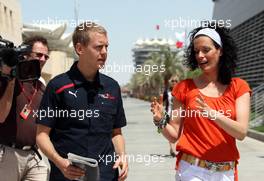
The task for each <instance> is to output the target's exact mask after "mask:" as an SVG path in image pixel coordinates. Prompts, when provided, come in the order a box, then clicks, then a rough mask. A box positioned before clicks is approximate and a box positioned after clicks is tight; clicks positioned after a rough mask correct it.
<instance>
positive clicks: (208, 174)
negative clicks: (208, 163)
mask: <svg viewBox="0 0 264 181" xmlns="http://www.w3.org/2000/svg"><path fill="white" fill-rule="evenodd" d="M234 178H235V176H234V170H229V171H223V172H216V171H210V170H208V169H206V168H201V167H198V166H196V165H191V164H190V163H188V162H186V161H183V160H181V161H180V163H179V170H177V171H176V176H175V179H176V181H234Z"/></svg>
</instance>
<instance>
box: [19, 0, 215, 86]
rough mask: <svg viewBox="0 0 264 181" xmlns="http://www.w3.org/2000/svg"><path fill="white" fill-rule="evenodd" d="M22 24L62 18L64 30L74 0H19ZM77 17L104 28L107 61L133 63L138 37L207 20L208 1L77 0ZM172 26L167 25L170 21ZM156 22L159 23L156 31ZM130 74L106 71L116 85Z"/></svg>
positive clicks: (170, 34) (169, 33) (164, 34)
mask: <svg viewBox="0 0 264 181" xmlns="http://www.w3.org/2000/svg"><path fill="white" fill-rule="evenodd" d="M20 3H21V6H22V17H23V23H27V24H30V23H36V22H40V21H42V22H48V21H50V23H52V22H51V20H54V21H55V23H56V22H58V21H59V20H66V21H67V22H68V23H69V26H68V29H67V32H72V31H73V28H74V25H75V24H77V23H76V22H75V16H74V0H56V1H55V0H45V1H37V0H35V1H32V0H31V1H30V0H21V1H20ZM78 10H79V16H78V17H79V20H94V21H96V22H98V23H100V24H102V25H103V26H104V27H106V29H107V31H108V38H109V43H110V46H109V55H108V60H107V63H108V64H112V65H113V64H119V65H133V61H132V60H133V57H132V51H131V49H132V48H133V46H134V43H135V41H136V40H137V39H138V38H155V37H158V38H171V39H172V40H176V37H175V32H183V31H185V30H186V31H187V33H188V32H189V31H190V30H191V29H193V28H194V24H191V21H193V22H199V21H201V20H211V18H212V14H213V2H212V0H200V1H197V0H156V1H155V0H109V1H91V0H78ZM172 22H174V25H176V26H174V27H173V26H171V23H172ZM156 25H159V26H160V29H159V30H156V28H155V27H156ZM131 74H132V73H124V72H123V73H122V72H121V73H114V72H112V73H110V74H109V76H111V77H113V78H114V79H116V80H117V81H118V82H119V83H120V84H122V85H123V84H125V83H126V82H128V81H129V79H130V77H131Z"/></svg>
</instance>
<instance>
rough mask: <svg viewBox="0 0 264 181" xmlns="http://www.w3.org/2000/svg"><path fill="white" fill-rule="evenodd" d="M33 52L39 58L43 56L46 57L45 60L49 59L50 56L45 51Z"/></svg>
mask: <svg viewBox="0 0 264 181" xmlns="http://www.w3.org/2000/svg"><path fill="white" fill-rule="evenodd" d="M32 53H33V54H35V56H36V57H38V58H39V59H41V58H42V57H43V56H44V58H45V60H48V59H49V56H48V55H46V54H44V53H40V52H32Z"/></svg>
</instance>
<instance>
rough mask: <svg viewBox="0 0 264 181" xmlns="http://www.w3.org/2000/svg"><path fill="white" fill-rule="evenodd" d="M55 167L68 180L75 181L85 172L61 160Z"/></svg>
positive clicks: (66, 160) (65, 160)
mask: <svg viewBox="0 0 264 181" xmlns="http://www.w3.org/2000/svg"><path fill="white" fill-rule="evenodd" d="M56 166H57V167H58V168H59V169H60V171H61V172H62V173H63V175H64V177H66V178H67V179H70V180H76V179H79V178H80V177H82V176H84V175H85V171H84V170H82V169H80V168H78V167H75V166H73V165H71V163H70V161H69V160H68V159H65V158H63V159H61V160H60V161H58V162H57V164H56Z"/></svg>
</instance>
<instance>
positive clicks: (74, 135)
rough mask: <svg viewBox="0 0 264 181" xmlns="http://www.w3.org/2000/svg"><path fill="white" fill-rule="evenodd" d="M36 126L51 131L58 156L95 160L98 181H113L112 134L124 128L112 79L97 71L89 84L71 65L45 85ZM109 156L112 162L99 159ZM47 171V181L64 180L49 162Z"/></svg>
mask: <svg viewBox="0 0 264 181" xmlns="http://www.w3.org/2000/svg"><path fill="white" fill-rule="evenodd" d="M37 123H38V124H42V125H45V126H48V127H50V128H51V133H50V139H51V141H52V143H53V145H54V147H55V149H56V151H57V152H58V153H59V154H60V155H61V156H62V157H65V158H66V157H67V156H66V155H67V153H69V152H71V153H75V154H78V155H81V156H85V157H90V158H94V159H96V160H98V161H99V167H100V178H101V181H111V180H117V178H115V176H116V175H117V173H116V170H113V169H112V167H113V164H114V146H113V143H112V131H113V129H115V128H121V127H124V126H125V125H126V118H125V114H124V109H123V103H122V98H121V92H120V87H119V85H118V83H117V82H116V81H115V80H113V79H112V78H110V77H108V76H106V75H104V74H101V73H99V72H98V73H97V74H96V77H95V80H94V81H93V82H89V81H87V80H86V79H85V78H84V77H83V75H82V74H81V73H80V71H79V70H78V68H77V62H75V63H74V64H73V66H72V67H71V69H70V70H69V71H68V72H66V73H63V74H61V75H58V76H57V77H55V78H54V79H52V80H51V81H50V82H49V84H48V85H47V88H46V91H45V93H44V96H43V98H42V102H41V105H40V108H39V112H38V119H37ZM108 155H109V156H108ZM110 155H111V156H112V158H113V161H111V162H110V163H109V162H107V163H106V161H105V159H102V158H106V156H108V158H110ZM51 168H52V169H51V176H50V177H51V178H50V180H59V178H61V180H67V179H65V178H64V177H63V175H62V173H61V172H60V171H59V170H58V168H56V166H55V165H54V164H53V163H51Z"/></svg>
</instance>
